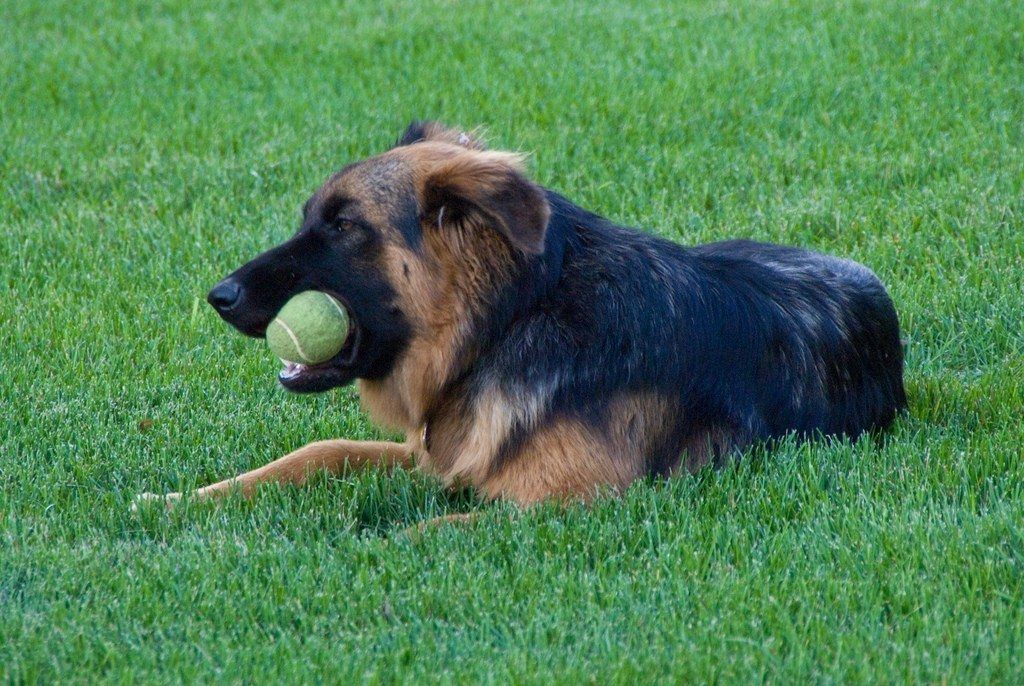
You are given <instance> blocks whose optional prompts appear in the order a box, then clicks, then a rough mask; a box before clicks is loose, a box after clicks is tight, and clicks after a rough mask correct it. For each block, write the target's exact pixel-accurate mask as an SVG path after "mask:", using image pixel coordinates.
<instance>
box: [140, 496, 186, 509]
mask: <svg viewBox="0 0 1024 686" xmlns="http://www.w3.org/2000/svg"><path fill="white" fill-rule="evenodd" d="M179 500H181V493H168V494H166V495H160V494H159V493H140V494H139V495H137V496H135V500H133V501H132V512H138V511H139V510H141V509H142V508H144V507H153V506H159V505H163V506H164V509H166V510H167V511H170V510H173V509H174V506H175V505H177V503H178V501H179Z"/></svg>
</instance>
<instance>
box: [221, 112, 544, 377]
mask: <svg viewBox="0 0 1024 686" xmlns="http://www.w3.org/2000/svg"><path fill="white" fill-rule="evenodd" d="M549 214H550V209H549V207H548V203H547V200H546V197H545V194H544V192H543V191H542V189H541V188H540V187H538V186H537V185H535V184H533V183H532V182H531V181H529V180H528V179H527V178H526V177H525V176H524V175H523V173H522V168H521V162H520V158H519V157H518V156H517V155H514V154H511V153H503V152H490V151H487V150H484V149H483V146H482V145H481V144H480V143H479V142H478V141H477V140H476V139H475V138H474V137H473V136H471V135H468V134H466V133H462V132H459V131H457V130H453V129H448V128H445V127H442V126H440V125H437V124H434V123H426V124H419V123H414V124H413V125H411V126H410V127H409V129H408V130H407V131H406V133H405V135H404V136H403V137H402V139H401V140H400V141H399V143H398V144H397V145H396V146H395V147H394V148H392V149H391V150H389V151H387V152H385V153H383V154H381V155H378V156H376V157H371V158H369V159H367V160H364V161H362V162H357V163H355V164H350V165H348V166H346V167H345V168H343V169H342V170H341V171H339V172H337V173H336V174H334V175H333V176H331V178H329V179H328V180H327V182H326V183H325V184H324V185H323V186H322V187H321V188H320V189H319V190H318V191H317V192H316V193H314V194H313V196H312V197H311V198H310V199H309V200H308V201H307V202H306V205H305V207H304V208H303V212H302V223H301V226H300V228H299V230H298V232H297V233H296V234H295V235H294V236H293V237H292V238H291V239H289V240H288V241H286V242H284V243H282V244H281V245H279V246H277V247H275V248H273V249H271V250H269V251H267V252H265V253H263V254H262V255H260V256H258V257H256V258H255V259H254V260H252V261H251V262H249V263H248V264H245V265H244V266H242V267H241V268H239V269H238V270H236V271H235V272H234V273H232V274H231V275H230V276H228V277H227V278H226V279H224V280H223V281H221V282H220V283H218V284H217V285H216V286H214V288H213V289H212V290H211V291H210V293H209V296H208V300H209V302H210V304H211V305H212V306H213V307H214V308H215V309H216V310H217V312H218V313H220V315H221V317H223V318H224V320H225V321H227V322H228V323H230V324H231V325H233V326H234V327H236V328H237V329H239V330H240V331H242V332H243V333H245V334H247V335H250V336H256V337H262V336H263V335H264V334H265V332H266V329H267V325H268V324H269V323H270V322H271V321H272V319H273V318H274V316H275V315H276V314H277V312H278V311H279V310H280V309H281V307H282V306H283V305H284V304H285V302H287V301H288V300H289V299H290V298H291V297H292V296H294V295H295V294H297V293H299V292H301V291H305V290H311V289H314V290H320V291H325V292H327V293H330V294H331V295H333V296H335V297H336V298H337V299H338V300H340V301H341V302H342V303H343V304H344V305H345V307H346V309H347V310H348V312H349V316H350V321H351V327H350V333H349V338H348V340H347V341H346V343H345V345H344V347H343V349H342V350H341V352H339V353H338V354H337V355H336V356H335V357H334V358H332V359H331V360H328V361H327V362H324V363H322V364H318V365H312V366H299V367H294V366H291V367H289V368H288V369H286V371H284V372H282V373H281V376H280V381H281V383H282V385H284V386H285V387H286V388H288V389H289V390H293V391H301V392H315V391H324V390H327V389H330V388H333V387H336V386H341V385H344V384H347V383H349V382H351V381H352V380H353V379H356V378H362V379H378V378H382V377H384V376H386V375H387V374H388V373H389V372H390V371H391V370H392V368H393V367H394V366H395V364H396V361H397V360H398V359H399V358H400V356H401V355H402V354H403V352H404V351H405V350H406V349H407V348H408V347H409V345H410V343H411V341H413V340H414V339H415V338H416V337H417V336H421V335H423V334H424V331H425V330H426V329H429V328H431V327H437V326H440V325H443V323H444V322H443V321H438V320H439V319H440V320H445V319H447V318H450V317H452V316H456V315H455V313H453V312H445V307H446V303H447V306H448V307H450V308H456V309H458V308H459V307H461V306H463V305H465V301H464V299H463V300H458V298H456V300H458V302H455V301H453V300H452V298H453V297H455V296H454V295H453V294H455V293H456V292H462V295H463V296H464V297H465V298H470V299H476V300H480V299H485V298H486V291H487V288H488V286H487V285H486V283H485V282H487V281H488V279H490V280H492V281H493V280H495V279H499V278H500V276H501V273H502V272H507V273H511V272H514V271H515V269H516V265H521V264H525V263H527V262H528V261H529V260H531V259H532V258H533V256H535V255H539V254H541V253H542V252H543V250H544V239H545V230H546V227H547V222H548V217H549ZM488 272H489V275H487V274H488ZM466 289H469V290H470V291H474V289H475V291H474V292H473V293H472V294H467V293H466V292H465V291H466ZM459 303H461V305H460V304H459ZM468 307H471V306H468Z"/></svg>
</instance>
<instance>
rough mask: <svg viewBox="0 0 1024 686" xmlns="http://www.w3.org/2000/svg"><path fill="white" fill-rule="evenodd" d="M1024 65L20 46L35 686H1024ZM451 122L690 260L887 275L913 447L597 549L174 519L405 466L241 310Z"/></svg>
mask: <svg viewBox="0 0 1024 686" xmlns="http://www.w3.org/2000/svg"><path fill="white" fill-rule="evenodd" d="M826 5H827V6H826ZM1022 32H1024V5H1022V4H1021V3H1015V2H955V3H952V2H941V1H935V2H914V3H904V2H896V1H892V2H881V1H879V2H840V3H835V4H833V3H816V2H811V1H809V0H808V1H802V2H742V3H732V2H685V3H679V2H668V1H664V0H663V1H661V2H635V3H627V2H607V3H604V2H603V3H592V4H575V5H571V6H562V5H556V4H553V3H529V4H519V3H515V4H510V5H507V6H502V7H496V6H494V5H493V4H492V3H489V2H467V3H462V2H460V3H451V2H435V1H429V2H415V3H413V2H409V3H399V2H393V1H390V0H386V1H385V2H382V3H344V4H340V5H339V4H334V3H324V2H311V1H305V2H292V3H279V2H260V3H250V2H240V1H237V2H184V1H180V2H120V1H118V2H114V1H112V0H110V1H94V2H89V3H79V2H63V1H57V0H45V1H43V0H38V1H28V0H12V1H11V2H5V3H3V4H2V6H0V186H2V191H0V223H2V230H0V351H2V352H0V360H2V361H3V365H2V369H0V681H15V682H28V683H32V682H53V681H62V682H88V683H92V682H94V681H96V680H103V681H113V682H125V683H129V682H135V681H158V682H183V681H193V680H202V681H225V682H249V683H260V682H267V681H271V680H275V681H277V680H284V681H307V682H317V681H326V682H337V683H347V682H350V681H353V680H358V679H364V680H367V681H373V682H393V681H417V682H438V683H448V682H458V683H508V682H509V681H512V682H523V683H547V682H551V681H556V682H563V683H564V682H568V683H573V682H596V683H633V682H635V681H638V680H640V681H661V682H677V683H678V682H690V681H694V682H709V681H714V682H733V683H751V682H755V681H762V680H766V681H772V682H777V683H800V682H807V681H811V682H843V683H846V682H872V683H873V682H949V683H964V684H967V683H984V682H1003V683H1014V682H1016V683H1020V681H1021V680H1022V679H1024V461H1022V448H1021V446H1022V441H1024V427H1022V419H1021V412H1022V406H1024V391H1022V388H1024V362H1022V358H1021V352H1022V347H1024V339H1022V334H1021V315H1022V313H1024V293H1022V290H1024V286H1022V284H1024V258H1022V255H1024V195H1022V189H1024V154H1022V153H1024V151H1022V133H1024V130H1022V121H1024V119H1022V117H1024V34H1022ZM414 117H431V118H439V119H441V120H443V121H446V122H451V123H455V124H460V125H464V126H476V125H480V124H482V125H485V126H486V127H487V129H488V131H489V132H490V139H491V141H492V143H493V144H494V145H495V146H498V147H507V148H514V149H521V150H525V151H529V152H530V153H531V160H530V165H531V168H532V170H533V172H534V174H535V176H536V177H537V178H538V179H539V180H540V181H541V182H543V183H545V184H546V185H549V186H551V187H553V188H556V189H558V190H560V191H561V192H563V193H565V194H566V195H568V196H569V197H570V198H573V199H574V200H576V201H578V202H579V203H581V204H582V205H584V206H585V207H588V208H591V209H593V210H595V211H598V212H601V213H603V214H606V215H608V216H610V217H612V218H613V219H616V220H618V221H620V222H623V223H627V224H631V225H636V226H641V227H645V229H647V230H650V231H653V232H657V233H659V234H661V235H664V236H667V237H669V238H672V239H674V240H678V241H681V242H684V243H697V242H703V241H709V240H715V239H723V238H729V237H740V236H743V237H751V238H757V239H764V240H772V241H778V242H785V243H792V244H797V245H803V246H809V247H814V248H817V249H821V250H824V251H828V252H832V253H836V254H841V255H845V256H849V257H852V258H854V259H857V260H860V261H862V262H864V263H866V264H868V265H870V266H871V267H872V268H873V269H874V270H875V271H876V272H877V273H878V274H879V275H880V276H881V278H882V279H883V281H885V282H886V283H887V284H888V285H889V287H890V289H891V292H892V295H893V297H894V299H895V301H896V303H897V308H898V310H899V312H900V315H901V318H902V322H903V326H904V328H905V335H906V337H907V338H908V339H909V353H908V369H907V382H908V390H909V395H910V402H911V412H910V414H909V416H908V417H906V418H904V419H902V420H901V421H900V422H899V423H898V425H897V426H896V428H895V430H894V431H893V432H892V433H891V434H890V435H889V436H888V437H887V438H886V440H884V441H881V442H877V443H875V442H871V441H862V442H859V443H857V444H855V445H851V444H849V443H842V442H817V443H812V444H799V443H795V442H794V443H786V444H784V445H783V446H781V447H780V448H779V449H777V450H774V451H772V452H770V453H764V452H757V451H755V452H754V453H752V454H749V455H746V456H744V458H743V460H742V461H740V462H739V463H738V464H737V465H736V466H735V467H730V468H727V469H724V470H722V471H719V472H713V471H707V472H702V473H700V474H697V475H695V476H692V477H683V478H678V479H675V480H672V481H670V482H666V483H644V484H638V485H636V486H635V487H633V488H631V489H630V490H629V492H628V493H627V494H626V495H625V497H624V498H622V499H620V500H605V501H601V502H598V503H596V504H595V505H594V506H592V507H589V508H584V507H577V506H574V507H569V508H567V509H562V508H557V507H542V508H539V509H536V510H532V511H529V512H517V511H516V510H514V509H513V508H511V507H508V506H505V505H484V504H481V503H478V502H477V501H475V500H474V498H473V496H472V495H471V494H465V493H460V494H446V493H444V492H442V491H441V490H440V488H439V487H438V484H436V483H435V482H433V481H431V480H429V479H427V478H424V477H422V476H418V475H409V474H404V473H399V474H395V475H393V476H388V475H385V474H382V473H372V472H371V473H365V474H353V475H347V476H341V477H332V478H327V477H322V478H319V479H317V480H316V482H315V484H314V485H313V486H312V487H311V488H306V489H291V488H289V489H277V488H268V489H264V490H263V491H261V492H260V493H259V495H258V496H257V497H256V498H255V499H253V500H252V501H249V502H243V501H240V500H231V501H228V502H225V503H223V504H221V505H217V506H209V505H200V504H186V505H185V506H183V507H181V508H179V509H178V510H176V511H174V512H173V513H171V514H169V515H167V514H164V513H162V512H159V511H147V512H144V513H142V514H141V515H132V514H131V513H130V512H129V505H130V502H131V499H132V497H133V496H134V495H135V494H136V493H138V492H140V491H168V490H182V489H189V488H193V487H197V486H200V485H203V484H206V483H208V482H210V481H213V480H216V479H220V478H223V477H225V476H230V475H233V474H235V473H238V472H241V471H244V470H246V469H249V468H252V467H254V466H257V465H260V464H262V463H264V462H266V461H268V460H270V459H272V458H274V457H277V456H279V455H281V454H283V453H285V452H287V451H288V450H291V449H294V448H296V447H298V446H300V445H302V444H303V443H305V442H307V441H311V440H314V439H321V438H328V437H336V436H346V437H352V438H357V439H363V438H379V437H382V436H385V434H383V433H382V432H381V431H380V430H379V429H377V428H375V427H373V426H372V425H371V424H370V423H369V422H368V420H367V418H366V417H365V416H364V415H363V414H362V413H361V412H360V411H359V409H358V403H357V398H356V395H355V392H354V390H352V389H344V390H338V391H335V392H332V393H329V394H326V395H323V396H317V397H297V396H291V395H287V394H286V393H284V392H283V391H282V390H281V389H280V388H279V387H277V385H276V382H275V379H274V376H275V374H276V371H277V368H278V365H277V363H276V362H275V361H274V360H273V359H272V358H271V356H270V355H269V353H268V352H267V351H266V350H265V349H264V347H263V346H262V345H260V344H258V343H257V342H254V341H251V340H246V339H244V338H243V337H241V336H240V335H238V334H236V333H233V332H232V331H230V330H229V329H228V328H227V327H226V326H225V325H224V324H223V323H221V322H220V321H219V320H218V318H217V317H216V316H215V314H214V313H213V311H212V310H210V309H209V308H208V307H206V306H205V303H204V302H203V297H204V294H205V292H206V290H207V289H208V287H209V286H211V285H212V284H213V283H214V282H215V281H216V280H217V279H219V278H220V277H221V276H223V275H224V274H226V273H227V272H229V271H230V270H232V269H234V268H235V267H236V266H238V265H239V264H241V263H242V262H243V261H245V260H247V259H249V258H250V257H252V256H254V255H255V254H257V253H258V252H259V251H261V250H263V249H265V248H267V247H269V246H271V245H272V244H274V243H275V242H278V241H280V240H282V239H284V238H285V237H286V236H288V235H289V234H290V233H291V232H292V231H293V230H294V227H295V226H296V223H297V220H298V213H299V208H300V207H301V205H302V203H303V201H304V200H305V199H306V197H307V195H308V194H309V193H310V192H311V191H312V190H313V189H314V188H316V186H317V185H318V184H319V183H320V182H321V181H322V179H323V178H324V177H325V176H326V175H327V174H329V173H330V172H331V171H333V170H334V169H336V168H338V167H340V166H341V165H342V164H344V163H346V162H349V161H352V160H355V159H358V158H362V157H365V156H367V155H370V154H373V153H375V152H378V151H380V150H382V149H384V148H385V147H386V146H387V145H389V144H390V143H391V142H392V141H393V140H394V139H395V138H396V137H397V135H398V134H399V132H400V131H401V130H402V129H403V128H404V126H405V124H406V123H407V122H408V121H409V120H410V119H412V118H414ZM469 510H481V511H482V512H483V513H484V515H483V517H482V519H481V520H480V521H479V522H478V523H477V524H475V525H473V526H470V527H466V528H442V529H438V530H434V531H430V532H428V533H427V534H426V535H425V536H424V537H422V538H421V539H419V540H409V539H407V538H404V537H402V536H399V535H398V533H399V532H400V531H401V530H402V529H403V528H404V527H406V526H408V525H409V524H411V523H414V522H417V521H420V520H424V519H427V518H430V517H434V516H436V515H439V514H443V513H447V512H456V511H469Z"/></svg>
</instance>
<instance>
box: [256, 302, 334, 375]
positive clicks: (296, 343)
mask: <svg viewBox="0 0 1024 686" xmlns="http://www.w3.org/2000/svg"><path fill="white" fill-rule="evenodd" d="M347 336H348V313H346V312H345V308H344V307H342V305H341V303H340V302H338V301H337V300H335V299H334V298H332V297H331V296H329V295H327V294H326V293H323V292H321V291H303V292H302V293H299V294H298V295H296V296H295V297H294V298H292V299H291V300H289V301H288V302H286V303H285V304H284V307H282V308H281V311H280V312H278V313H277V316H276V317H274V321H272V322H270V326H268V327H267V345H269V346H270V350H271V352H273V353H274V354H275V355H277V356H278V357H280V358H281V359H282V360H286V361H288V362H298V363H300V364H319V363H320V362H326V361H327V360H329V359H331V358H332V357H334V356H335V355H337V354H338V351H340V350H341V348H342V346H343V345H345V338H346V337H347Z"/></svg>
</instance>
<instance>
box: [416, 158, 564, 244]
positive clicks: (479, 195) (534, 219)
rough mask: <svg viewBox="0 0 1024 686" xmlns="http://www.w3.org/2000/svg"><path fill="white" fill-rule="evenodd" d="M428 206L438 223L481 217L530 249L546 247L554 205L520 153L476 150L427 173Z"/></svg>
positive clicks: (425, 202) (431, 219)
mask: <svg viewBox="0 0 1024 686" xmlns="http://www.w3.org/2000/svg"><path fill="white" fill-rule="evenodd" d="M423 208H424V220H425V221H428V222H430V223H432V224H435V225H439V226H440V225H443V224H445V223H449V222H459V221H467V220H468V221H475V222H478V223H479V224H481V225H484V226H490V227H491V228H493V229H495V230H497V231H498V232H499V233H501V234H502V235H503V236H504V237H505V238H506V239H507V240H508V242H509V243H511V244H512V246H513V247H515V248H517V249H519V250H521V251H523V252H524V253H527V254H530V255H539V254H540V253H542V252H544V236H545V234H546V233H547V227H548V219H549V218H550V216H551V207H550V205H549V204H548V201H547V197H546V196H545V195H544V191H543V190H542V189H541V187H540V186H538V185H537V184H535V183H533V182H532V181H530V180H529V179H528V178H526V176H525V175H524V174H523V171H522V158H521V157H520V156H519V155H516V154H513V153H507V152H475V153H467V154H461V155H458V156H455V157H452V158H449V159H446V160H443V161H441V162H440V163H438V164H437V166H436V167H435V168H434V169H432V170H431V171H430V173H429V174H428V175H427V177H426V181H425V183H424V189H423Z"/></svg>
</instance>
